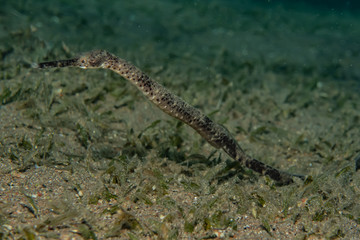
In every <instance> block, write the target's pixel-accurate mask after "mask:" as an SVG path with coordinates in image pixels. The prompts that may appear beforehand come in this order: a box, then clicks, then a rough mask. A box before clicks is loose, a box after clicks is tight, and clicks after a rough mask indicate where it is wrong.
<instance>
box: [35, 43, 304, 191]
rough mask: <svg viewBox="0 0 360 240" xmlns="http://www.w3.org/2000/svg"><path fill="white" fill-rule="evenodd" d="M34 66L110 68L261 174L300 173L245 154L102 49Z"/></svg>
mask: <svg viewBox="0 0 360 240" xmlns="http://www.w3.org/2000/svg"><path fill="white" fill-rule="evenodd" d="M36 67H37V68H50V67H51V68H62V67H80V68H84V69H88V68H104V69H110V70H112V71H114V72H116V73H118V74H119V75H121V76H122V77H123V78H125V79H127V80H129V81H130V82H131V83H133V84H134V85H135V86H136V87H137V88H138V89H139V90H140V91H141V92H142V93H143V94H144V95H145V96H146V97H147V98H148V99H149V100H150V101H151V102H153V103H154V104H155V105H156V106H158V107H159V108H160V109H161V110H162V111H163V112H165V113H167V114H168V115H170V116H172V117H174V118H177V119H179V120H181V121H183V122H184V123H186V124H187V125H189V126H190V127H192V128H193V129H195V131H197V132H198V133H199V134H200V135H201V136H202V137H203V138H204V139H205V140H206V141H207V142H208V143H210V144H211V145H212V146H214V147H215V148H217V149H220V148H221V149H223V150H224V151H225V152H226V153H227V154H228V155H229V156H230V157H231V158H232V159H234V160H236V161H239V162H240V163H241V164H242V165H243V166H246V167H248V168H250V169H252V170H254V171H255V172H258V173H260V174H261V175H267V176H269V177H270V178H272V179H273V180H275V181H276V182H277V183H278V184H279V185H284V184H289V183H292V182H293V179H292V177H299V178H301V179H304V177H303V176H301V175H296V174H289V173H286V172H282V171H279V170H277V169H275V168H273V167H271V166H269V165H266V164H264V163H262V162H261V161H258V160H256V159H254V158H252V157H250V156H249V155H247V154H246V153H245V152H244V151H243V150H242V148H241V147H240V145H239V144H238V143H237V141H236V140H235V139H234V138H233V137H232V136H231V134H230V133H229V132H228V131H227V130H226V129H225V128H224V127H223V126H221V125H219V124H217V123H215V122H214V121H212V120H211V119H210V118H209V117H207V116H206V115H204V114H203V113H202V112H201V111H200V110H198V109H196V108H194V107H193V106H191V105H190V104H188V103H187V102H185V101H184V100H182V99H181V98H180V97H178V96H176V95H175V94H173V93H171V92H170V91H169V90H168V89H166V88H165V87H164V86H162V85H161V84H159V83H158V82H156V81H155V80H153V79H151V78H150V77H148V76H147V75H146V74H145V73H144V72H142V71H141V70H140V69H138V68H136V67H135V66H134V65H132V64H131V63H129V62H127V61H125V60H123V59H121V58H118V57H117V56H115V55H113V54H111V53H109V52H107V51H105V50H94V51H91V52H88V53H85V54H83V55H81V56H79V57H76V58H73V59H69V60H59V61H52V62H43V63H39V64H37V66H36Z"/></svg>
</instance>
